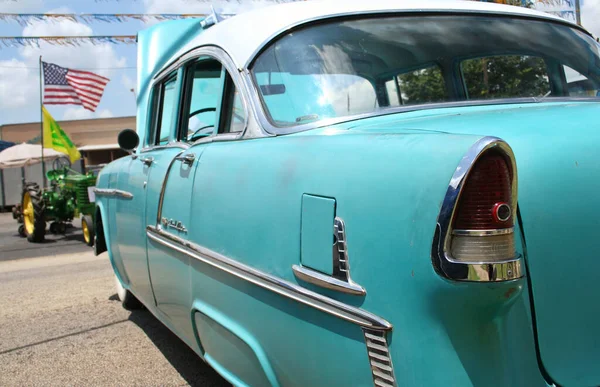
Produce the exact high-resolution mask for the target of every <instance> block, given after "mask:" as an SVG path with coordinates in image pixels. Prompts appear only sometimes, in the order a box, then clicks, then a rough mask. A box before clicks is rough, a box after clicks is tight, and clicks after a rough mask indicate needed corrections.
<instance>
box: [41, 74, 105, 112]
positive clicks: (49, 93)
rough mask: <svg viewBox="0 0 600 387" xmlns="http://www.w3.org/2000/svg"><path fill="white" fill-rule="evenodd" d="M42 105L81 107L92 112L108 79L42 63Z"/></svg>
mask: <svg viewBox="0 0 600 387" xmlns="http://www.w3.org/2000/svg"><path fill="white" fill-rule="evenodd" d="M42 64H43V66H44V104H45V105H82V106H83V107H84V108H86V109H88V110H91V111H94V110H96V107H97V106H98V104H99V103H100V99H101V98H102V93H103V92H104V88H105V87H106V84H107V83H108V81H109V79H108V78H105V77H102V76H100V75H98V74H94V73H90V72H89V71H81V70H73V69H67V68H64V67H60V66H57V65H55V64H53V63H46V62H42Z"/></svg>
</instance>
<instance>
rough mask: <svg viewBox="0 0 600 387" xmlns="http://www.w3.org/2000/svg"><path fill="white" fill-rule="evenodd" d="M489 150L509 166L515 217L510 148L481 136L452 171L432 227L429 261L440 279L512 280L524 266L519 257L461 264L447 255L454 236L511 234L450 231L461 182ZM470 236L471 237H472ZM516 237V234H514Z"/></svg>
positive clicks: (514, 177)
mask: <svg viewBox="0 0 600 387" xmlns="http://www.w3.org/2000/svg"><path fill="white" fill-rule="evenodd" d="M491 149H496V150H498V151H499V152H500V153H502V154H503V155H504V156H505V157H506V160H507V161H508V163H509V169H510V171H511V173H512V185H511V190H512V192H511V193H512V195H511V198H512V199H511V200H512V201H511V203H510V204H511V208H512V209H513V214H517V189H518V187H517V184H518V177H517V165H516V160H515V156H514V153H513V151H512V149H511V148H510V146H509V145H508V144H507V143H506V142H504V141H503V140H501V139H499V138H497V137H491V136H488V137H483V138H481V139H480V140H479V141H477V142H476V143H475V144H473V145H472V146H471V148H470V149H469V150H468V152H467V153H466V154H465V156H464V157H463V158H462V160H461V161H460V163H459V164H458V166H457V168H456V171H455V172H454V174H453V175H452V178H451V179H450V184H449V185H448V189H447V191H446V196H445V197H444V201H443V202H442V207H441V210H440V213H439V215H438V220H437V224H436V228H435V233H434V238H433V243H432V251H431V258H432V263H433V266H434V268H435V270H436V271H437V272H438V274H440V275H441V276H442V277H445V278H447V279H450V280H455V281H471V282H500V281H510V280H516V279H519V278H521V277H523V275H524V263H523V258H522V256H521V255H519V254H517V255H516V256H515V257H508V258H507V259H506V260H504V261H480V262H464V261H458V260H456V259H454V258H453V257H452V256H451V255H450V240H451V236H452V235H453V234H454V235H465V234H467V235H476V236H481V237H486V236H491V235H507V234H510V233H513V232H514V227H512V228H508V229H500V230H493V231H489V230H453V229H452V225H451V222H452V219H453V217H454V213H455V211H456V207H457V204H458V200H459V199H460V195H461V193H462V189H463V187H464V183H465V181H466V180H467V178H468V177H469V174H470V172H471V170H472V168H473V166H474V165H475V163H476V162H477V160H478V159H479V158H480V157H481V156H482V155H483V154H485V153H486V152H487V151H489V150H491ZM473 233H474V234H473ZM515 237H516V235H515Z"/></svg>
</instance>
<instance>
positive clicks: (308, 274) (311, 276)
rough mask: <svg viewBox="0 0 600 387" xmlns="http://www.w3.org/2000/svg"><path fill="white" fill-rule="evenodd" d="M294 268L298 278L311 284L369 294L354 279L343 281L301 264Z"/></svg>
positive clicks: (349, 292)
mask: <svg viewBox="0 0 600 387" xmlns="http://www.w3.org/2000/svg"><path fill="white" fill-rule="evenodd" d="M292 270H293V271H294V275H295V276H296V278H298V279H299V280H302V281H305V282H308V283H309V284H313V285H316V286H320V287H322V288H327V289H331V290H336V291H338V292H342V293H348V294H354V295H358V296H364V295H366V294H367V291H366V290H365V288H363V287H362V286H360V285H358V284H355V283H354V282H352V281H349V282H346V281H341V280H339V279H337V278H334V277H332V276H330V275H327V274H323V273H319V272H318V271H316V270H312V269H309V268H307V267H304V266H299V265H293V266H292Z"/></svg>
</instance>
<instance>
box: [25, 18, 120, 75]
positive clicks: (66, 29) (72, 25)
mask: <svg viewBox="0 0 600 387" xmlns="http://www.w3.org/2000/svg"><path fill="white" fill-rule="evenodd" d="M93 34H94V33H93V30H92V29H91V28H90V27H89V26H87V25H85V24H81V23H76V22H73V21H70V20H64V21H61V22H34V23H33V24H31V25H28V26H27V27H25V28H24V29H23V36H60V35H62V36H86V35H93ZM19 53H20V54H21V56H22V57H23V58H24V59H25V61H26V62H28V63H31V64H36V65H37V62H38V59H39V56H40V54H41V55H42V58H43V60H44V61H45V62H52V63H56V64H58V65H60V66H63V67H70V68H107V67H124V66H125V65H126V64H127V63H126V62H127V61H126V59H125V58H124V57H118V55H117V53H116V52H115V50H114V47H113V46H112V45H111V44H109V43H103V44H98V45H93V44H82V45H80V46H75V47H72V46H55V45H51V44H48V43H43V42H42V43H40V48H37V47H23V48H21V49H20V50H19ZM94 72H96V73H98V74H100V75H104V76H108V74H109V72H110V71H109V70H105V69H100V70H95V71H94Z"/></svg>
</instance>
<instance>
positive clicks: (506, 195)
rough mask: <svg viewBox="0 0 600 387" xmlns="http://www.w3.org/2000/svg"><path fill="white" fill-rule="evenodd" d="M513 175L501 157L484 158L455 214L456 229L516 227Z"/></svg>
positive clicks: (495, 155) (497, 155)
mask: <svg viewBox="0 0 600 387" xmlns="http://www.w3.org/2000/svg"><path fill="white" fill-rule="evenodd" d="M511 180H512V177H511V172H510V170H509V168H508V164H507V163H506V159H505V158H504V157H502V156H501V155H499V154H494V153H492V154H489V155H483V156H482V157H481V158H480V159H479V160H477V162H476V163H475V165H474V166H473V170H472V171H471V173H470V175H469V177H468V179H467V181H466V183H465V186H464V187H463V191H462V193H461V196H460V200H459V203H458V206H457V209H456V212H455V214H456V215H455V218H454V225H453V228H454V229H460V230H489V229H497V228H509V227H512V226H513V225H514V222H513V213H512V212H513V211H512V208H511V204H510V203H512V197H511V196H512V194H511Z"/></svg>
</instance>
